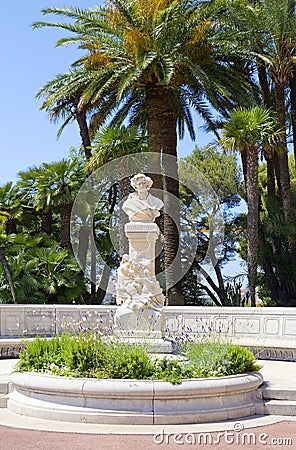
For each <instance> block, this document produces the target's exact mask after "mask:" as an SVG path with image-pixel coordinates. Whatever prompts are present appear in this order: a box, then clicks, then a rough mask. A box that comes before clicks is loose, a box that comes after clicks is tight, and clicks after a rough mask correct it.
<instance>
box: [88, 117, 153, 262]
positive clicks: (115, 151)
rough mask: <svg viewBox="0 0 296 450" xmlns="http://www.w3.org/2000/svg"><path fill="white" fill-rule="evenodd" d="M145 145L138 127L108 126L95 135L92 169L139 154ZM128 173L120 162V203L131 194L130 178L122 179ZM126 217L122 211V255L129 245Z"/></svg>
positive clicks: (120, 250) (120, 245)
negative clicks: (123, 157) (126, 232)
mask: <svg viewBox="0 0 296 450" xmlns="http://www.w3.org/2000/svg"><path fill="white" fill-rule="evenodd" d="M144 145H145V138H144V136H143V133H141V132H140V131H139V129H138V128H137V127H136V126H131V127H126V126H125V125H121V126H116V125H107V126H106V127H102V128H100V129H99V130H98V131H97V133H96V134H95V137H94V140H93V144H92V151H93V156H92V158H91V161H90V163H91V167H92V169H93V168H97V167H101V166H102V165H104V164H106V163H107V162H109V161H112V160H113V159H117V158H120V157H121V156H125V155H130V154H132V153H139V152H141V151H142V149H143V148H144ZM125 172H126V168H125V167H124V166H123V160H122V159H121V160H119V167H118V174H119V176H118V179H119V180H120V181H119V202H120V203H121V202H122V201H123V200H124V198H125V197H126V196H127V195H128V193H129V177H125V178H122V175H123V174H124V173H125ZM126 221H127V220H126V215H125V214H124V213H123V212H122V211H121V212H120V220H119V227H120V233H119V252H120V254H121V255H123V254H124V253H127V243H126V239H125V236H124V232H123V230H124V224H125V223H126Z"/></svg>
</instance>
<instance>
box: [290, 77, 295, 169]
mask: <svg viewBox="0 0 296 450" xmlns="http://www.w3.org/2000/svg"><path fill="white" fill-rule="evenodd" d="M290 104H291V121H292V133H293V150H294V164H295V167H296V72H295V70H293V72H292V74H291V76H290Z"/></svg>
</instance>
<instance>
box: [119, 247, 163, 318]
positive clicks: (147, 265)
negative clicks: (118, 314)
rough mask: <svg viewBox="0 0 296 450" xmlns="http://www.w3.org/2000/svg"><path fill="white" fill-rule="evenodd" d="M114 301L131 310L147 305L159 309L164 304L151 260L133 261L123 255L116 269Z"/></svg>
mask: <svg viewBox="0 0 296 450" xmlns="http://www.w3.org/2000/svg"><path fill="white" fill-rule="evenodd" d="M117 276H118V281H117V288H116V302H117V304H118V305H124V307H126V308H129V309H131V310H132V311H137V310H140V309H141V308H143V307H146V308H147V307H148V308H151V309H154V310H159V309H161V308H162V307H163V305H164V300H165V298H164V295H163V293H162V289H161V287H160V285H159V282H158V281H157V279H156V277H155V275H154V274H153V271H152V270H151V261H149V260H148V259H145V258H141V259H139V260H138V261H135V260H133V259H131V258H130V257H129V255H123V257H122V260H121V263H120V267H119V269H118V271H117Z"/></svg>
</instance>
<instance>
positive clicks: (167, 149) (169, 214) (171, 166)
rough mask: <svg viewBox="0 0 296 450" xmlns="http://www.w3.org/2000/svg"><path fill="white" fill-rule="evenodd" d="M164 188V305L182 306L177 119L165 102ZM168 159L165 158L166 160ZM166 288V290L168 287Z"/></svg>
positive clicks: (163, 140) (163, 124) (166, 101)
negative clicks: (165, 286)
mask: <svg viewBox="0 0 296 450" xmlns="http://www.w3.org/2000/svg"><path fill="white" fill-rule="evenodd" d="M162 151H163V161H162V165H163V174H164V178H163V187H164V256H165V278H166V285H167V289H166V302H167V305H172V306H173V305H184V299H183V295H182V283H181V248H180V202H179V180H178V166H177V132H176V119H175V116H174V112H173V110H172V108H171V106H170V102H169V99H168V98H165V99H164V104H163V122H162ZM166 155H168V158H166ZM168 286H169V287H168Z"/></svg>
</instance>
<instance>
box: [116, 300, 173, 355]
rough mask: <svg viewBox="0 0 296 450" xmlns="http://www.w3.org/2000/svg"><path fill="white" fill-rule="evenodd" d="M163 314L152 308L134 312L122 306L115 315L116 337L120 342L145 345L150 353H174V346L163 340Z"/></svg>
mask: <svg viewBox="0 0 296 450" xmlns="http://www.w3.org/2000/svg"><path fill="white" fill-rule="evenodd" d="M162 330H163V314H162V312H161V311H156V310H154V309H151V308H143V309H140V310H137V311H132V310H131V309H129V308H126V307H124V306H121V307H120V308H118V309H117V311H116V314H115V329H114V335H115V336H116V338H117V339H118V340H119V342H127V343H130V344H136V343H137V344H143V345H145V346H147V348H148V351H149V352H150V353H172V344H171V342H169V341H166V340H164V339H163V331H162Z"/></svg>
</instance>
